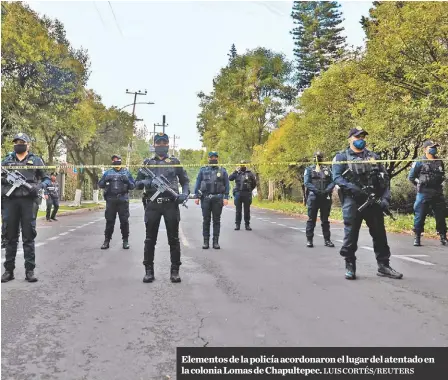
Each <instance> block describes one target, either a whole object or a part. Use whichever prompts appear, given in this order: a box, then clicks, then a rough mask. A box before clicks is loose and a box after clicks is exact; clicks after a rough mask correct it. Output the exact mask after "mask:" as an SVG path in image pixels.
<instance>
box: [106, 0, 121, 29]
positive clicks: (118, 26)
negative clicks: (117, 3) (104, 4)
mask: <svg viewBox="0 0 448 380" xmlns="http://www.w3.org/2000/svg"><path fill="white" fill-rule="evenodd" d="M108 3H109V6H110V10H111V11H112V14H113V15H114V19H115V24H116V25H117V29H118V30H119V31H120V34H121V36H122V37H123V33H122V32H121V29H120V25H118V20H117V17H116V16H115V12H114V9H113V8H112V4H111V3H110V1H108Z"/></svg>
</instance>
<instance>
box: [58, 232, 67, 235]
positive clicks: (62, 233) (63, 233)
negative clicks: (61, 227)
mask: <svg viewBox="0 0 448 380" xmlns="http://www.w3.org/2000/svg"><path fill="white" fill-rule="evenodd" d="M67 234H68V232H61V233H60V234H59V235H60V236H64V235H67Z"/></svg>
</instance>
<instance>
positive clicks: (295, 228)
mask: <svg viewBox="0 0 448 380" xmlns="http://www.w3.org/2000/svg"><path fill="white" fill-rule="evenodd" d="M289 228H291V229H293V230H299V229H300V228H297V227H289Z"/></svg>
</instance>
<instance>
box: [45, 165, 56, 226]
mask: <svg viewBox="0 0 448 380" xmlns="http://www.w3.org/2000/svg"><path fill="white" fill-rule="evenodd" d="M44 195H45V199H46V200H47V216H46V218H47V221H49V222H51V221H52V220H54V221H57V219H56V214H57V212H58V210H59V184H58V182H57V181H56V173H51V183H50V185H49V186H48V187H47V188H46V189H45V192H44ZM52 206H53V212H52V213H51V207H52ZM50 213H51V217H50Z"/></svg>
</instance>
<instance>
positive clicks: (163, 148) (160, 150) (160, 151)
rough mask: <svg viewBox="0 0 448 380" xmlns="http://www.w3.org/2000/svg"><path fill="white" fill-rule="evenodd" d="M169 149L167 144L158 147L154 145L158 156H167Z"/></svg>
mask: <svg viewBox="0 0 448 380" xmlns="http://www.w3.org/2000/svg"><path fill="white" fill-rule="evenodd" d="M168 149H169V147H167V146H156V147H154V150H155V152H156V154H157V155H158V156H160V157H162V156H163V157H164V156H166V155H167V154H168Z"/></svg>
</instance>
